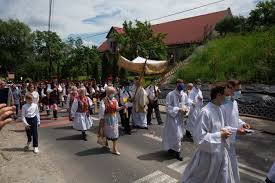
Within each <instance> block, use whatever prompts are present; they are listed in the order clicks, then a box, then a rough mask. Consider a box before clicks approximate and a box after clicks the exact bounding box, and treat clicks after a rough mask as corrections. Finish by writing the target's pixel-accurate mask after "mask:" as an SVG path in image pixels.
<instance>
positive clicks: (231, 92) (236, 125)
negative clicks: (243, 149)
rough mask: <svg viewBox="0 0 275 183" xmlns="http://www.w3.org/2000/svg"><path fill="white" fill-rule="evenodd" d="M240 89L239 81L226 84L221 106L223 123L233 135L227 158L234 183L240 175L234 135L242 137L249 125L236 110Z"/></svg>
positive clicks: (238, 181)
mask: <svg viewBox="0 0 275 183" xmlns="http://www.w3.org/2000/svg"><path fill="white" fill-rule="evenodd" d="M240 89H241V84H240V82H239V81H236V80H230V81H228V83H227V86H226V89H225V95H226V96H225V100H224V104H223V105H222V106H221V108H222V110H223V117H224V121H225V123H226V125H227V126H230V127H231V128H232V129H231V130H232V131H234V133H233V134H232V137H231V138H229V148H228V152H229V156H230V160H231V164H232V168H233V174H234V177H235V182H236V183H240V175H239V170H238V160H237V156H236V140H235V139H236V134H239V135H244V134H245V131H244V129H245V128H250V125H249V124H247V123H245V122H244V121H242V120H241V119H240V116H239V110H238V103H237V101H236V99H238V97H239V94H237V93H239V91H240Z"/></svg>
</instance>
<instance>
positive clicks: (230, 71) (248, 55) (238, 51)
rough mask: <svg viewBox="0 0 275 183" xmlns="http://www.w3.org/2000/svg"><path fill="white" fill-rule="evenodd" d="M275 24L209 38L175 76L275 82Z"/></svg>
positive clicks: (213, 79)
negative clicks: (268, 27) (263, 29)
mask: <svg viewBox="0 0 275 183" xmlns="http://www.w3.org/2000/svg"><path fill="white" fill-rule="evenodd" d="M274 73H275V27H272V28H270V29H269V30H267V31H264V32H251V33H246V34H245V35H241V34H231V35H227V36H225V37H223V38H217V39H215V40H211V41H209V42H208V43H207V44H206V45H205V47H204V48H203V49H202V50H201V51H200V52H197V53H195V56H194V57H193V59H192V60H191V62H190V63H189V64H187V65H185V66H183V68H181V69H180V70H178V71H177V73H176V74H175V78H182V79H184V80H187V81H193V80H194V79H196V78H200V79H202V80H203V81H209V82H215V81H222V80H227V79H232V78H234V79H239V80H241V81H246V82H264V83H274V82H275V74H274Z"/></svg>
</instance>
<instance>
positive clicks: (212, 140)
mask: <svg viewBox="0 0 275 183" xmlns="http://www.w3.org/2000/svg"><path fill="white" fill-rule="evenodd" d="M223 101H224V87H223V86H215V87H213V88H212V89H211V102H209V103H208V104H207V105H206V106H205V107H203V108H202V110H201V112H200V114H199V116H198V119H197V122H196V127H195V130H194V133H193V138H194V141H195V143H196V144H197V145H198V148H197V150H196V151H195V153H194V155H193V157H192V159H191V160H190V161H189V163H188V165H187V167H186V168H185V171H184V172H183V176H182V179H181V181H180V182H181V183H235V180H234V177H233V172H232V167H231V163H230V158H229V155H228V151H227V149H226V146H227V143H226V139H227V138H228V137H229V136H230V135H231V132H230V131H229V130H228V129H227V128H225V123H224V119H223V115H222V110H221V107H220V105H221V104H222V103H223Z"/></svg>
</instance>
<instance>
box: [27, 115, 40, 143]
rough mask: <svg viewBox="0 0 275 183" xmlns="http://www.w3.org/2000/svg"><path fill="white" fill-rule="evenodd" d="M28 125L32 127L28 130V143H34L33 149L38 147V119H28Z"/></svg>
mask: <svg viewBox="0 0 275 183" xmlns="http://www.w3.org/2000/svg"><path fill="white" fill-rule="evenodd" d="M26 120H27V123H28V124H29V125H30V129H26V133H27V137H28V142H31V141H32V142H33V147H38V132H37V123H38V122H37V117H36V116H35V117H33V118H26Z"/></svg>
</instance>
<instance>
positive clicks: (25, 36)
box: [0, 19, 33, 73]
mask: <svg viewBox="0 0 275 183" xmlns="http://www.w3.org/2000/svg"><path fill="white" fill-rule="evenodd" d="M32 59H33V57H32V34H31V30H30V28H29V27H28V26H27V25H25V24H24V23H21V22H19V21H18V20H8V21H3V20H1V19H0V63H1V65H2V71H3V73H6V72H8V71H13V72H14V71H15V69H16V66H18V65H20V64H22V63H24V62H25V61H27V60H32Z"/></svg>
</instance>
